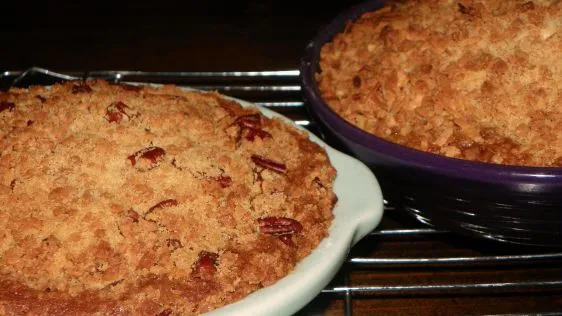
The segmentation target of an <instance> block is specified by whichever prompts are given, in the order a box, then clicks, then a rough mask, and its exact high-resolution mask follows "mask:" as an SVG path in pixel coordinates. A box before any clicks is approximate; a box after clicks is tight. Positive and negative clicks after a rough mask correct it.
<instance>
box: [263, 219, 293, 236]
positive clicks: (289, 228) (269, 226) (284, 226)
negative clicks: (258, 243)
mask: <svg viewBox="0 0 562 316" xmlns="http://www.w3.org/2000/svg"><path fill="white" fill-rule="evenodd" d="M258 227H259V229H260V232H261V233H262V234H268V235H273V236H283V235H294V234H298V233H300V232H301V231H302V225H301V223H299V221H297V220H294V219H292V218H287V217H274V216H273V217H263V218H259V219H258Z"/></svg>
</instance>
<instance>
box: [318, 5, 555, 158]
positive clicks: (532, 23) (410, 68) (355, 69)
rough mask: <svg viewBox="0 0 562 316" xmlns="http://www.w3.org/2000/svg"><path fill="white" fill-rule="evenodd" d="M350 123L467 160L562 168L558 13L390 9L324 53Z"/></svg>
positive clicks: (357, 24)
mask: <svg viewBox="0 0 562 316" xmlns="http://www.w3.org/2000/svg"><path fill="white" fill-rule="evenodd" d="M320 68H321V72H320V73H319V74H317V82H318V84H319V87H320V90H321V93H322V95H323V97H324V98H325V100H327V102H328V103H329V104H330V106H331V107H332V108H333V109H334V110H335V111H336V112H337V113H339V114H340V115H341V116H342V117H344V118H345V119H346V120H347V121H348V122H350V123H352V124H354V125H355V126H357V127H359V128H361V129H363V130H365V131H368V132H370V133H372V134H374V135H377V136H379V137H382V138H384V139H386V140H389V141H391V142H395V143H398V144H402V145H405V146H408V147H412V148H415V149H418V150H422V151H426V152H432V153H436V154H441V155H445V156H448V157H455V158H461V159H467V160H475V161H481V162H490V163H497V164H509V165H527V166H562V107H561V104H562V1H557V0H533V1H529V0H486V1H484V0H411V1H392V2H391V3H389V4H387V5H386V6H385V7H384V8H382V9H381V10H378V11H374V12H369V13H365V14H364V15H362V16H361V17H360V18H359V19H358V20H357V21H354V22H349V24H348V25H347V27H346V29H345V31H344V32H342V33H340V34H338V35H336V36H335V37H334V38H333V40H332V41H331V42H329V43H327V44H325V45H324V46H323V47H322V50H321V61H320Z"/></svg>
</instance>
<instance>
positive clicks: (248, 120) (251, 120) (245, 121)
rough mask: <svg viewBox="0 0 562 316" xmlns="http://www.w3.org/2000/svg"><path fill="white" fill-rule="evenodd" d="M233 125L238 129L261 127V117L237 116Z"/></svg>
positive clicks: (252, 115) (255, 115) (253, 115)
mask: <svg viewBox="0 0 562 316" xmlns="http://www.w3.org/2000/svg"><path fill="white" fill-rule="evenodd" d="M234 123H236V124H238V126H240V127H247V128H257V129H259V128H260V127H261V116H260V115H259V114H250V115H243V116H239V117H238V118H237V119H236V120H235V121H234Z"/></svg>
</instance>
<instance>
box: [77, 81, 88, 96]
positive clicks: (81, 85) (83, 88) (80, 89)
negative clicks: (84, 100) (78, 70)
mask: <svg viewBox="0 0 562 316" xmlns="http://www.w3.org/2000/svg"><path fill="white" fill-rule="evenodd" d="M89 92H92V88H91V87H90V86H89V85H88V84H87V83H85V82H84V81H80V82H78V83H76V84H74V85H72V94H77V93H89Z"/></svg>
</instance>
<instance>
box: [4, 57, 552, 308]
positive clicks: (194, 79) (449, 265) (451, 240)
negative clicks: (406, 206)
mask: <svg viewBox="0 0 562 316" xmlns="http://www.w3.org/2000/svg"><path fill="white" fill-rule="evenodd" d="M90 78H102V79H105V80H109V81H113V82H150V83H155V84H169V83H173V84H176V85H180V86H189V87H192V88H196V89H202V90H217V91H219V92H221V93H224V94H227V95H230V96H233V97H237V98H241V99H245V100H247V101H250V102H253V103H255V104H258V105H261V106H265V107H268V108H270V109H272V110H275V111H277V112H279V113H281V114H283V115H285V116H288V117H289V118H291V119H293V120H294V121H295V122H296V123H297V124H299V125H301V126H304V127H305V128H307V129H309V130H310V131H312V132H313V133H316V134H318V135H320V136H322V135H321V131H320V130H319V129H318V128H317V125H316V124H315V123H314V122H313V121H312V120H311V119H310V118H309V116H308V115H307V112H306V107H305V104H304V102H303V99H302V95H301V91H300V85H299V72H298V70H281V71H249V72H237V71H233V72H142V71H80V72H54V71H51V70H47V69H43V68H38V67H34V68H30V69H27V70H24V71H4V72H1V73H0V88H1V89H2V90H6V89H8V88H9V87H26V86H29V85H33V84H52V83H55V82H59V81H63V80H70V79H90ZM509 295H512V296H513V298H514V299H515V300H518V299H519V297H526V298H530V297H536V299H537V302H542V303H535V304H527V305H524V304H520V305H517V304H516V303H514V304H512V305H509V306H512V307H511V309H507V310H499V311H500V312H501V313H503V312H506V311H507V312H508V313H514V311H517V312H523V313H533V314H539V315H558V314H561V313H560V312H561V311H562V252H560V249H551V248H528V247H521V246H510V245H504V244H498V243H492V242H489V241H481V240H474V239H470V238H468V237H462V236H457V235H454V234H452V233H449V232H447V231H443V230H438V229H434V228H432V227H428V226H425V225H424V224H423V223H420V222H418V221H416V220H415V219H414V218H413V217H411V216H409V215H408V214H407V213H406V212H405V211H404V210H401V209H400V208H396V207H392V206H391V205H390V204H388V203H387V205H386V206H385V215H384V219H383V222H382V223H381V225H380V226H379V228H377V229H376V230H375V231H373V232H371V233H370V234H369V235H368V236H367V237H366V238H364V239H363V240H362V241H361V242H360V243H359V244H358V245H356V246H355V247H354V248H353V249H352V250H351V252H350V254H349V257H348V259H347V261H346V262H345V264H344V266H343V267H342V269H341V271H340V272H339V274H338V276H337V277H336V278H335V279H334V280H333V281H332V283H331V284H330V285H328V286H327V287H326V288H325V289H324V290H323V291H322V292H321V293H320V294H319V296H318V297H317V298H316V299H315V300H314V301H313V302H311V303H310V304H309V305H308V306H307V307H305V308H304V309H303V310H302V311H301V312H299V313H298V314H299V315H310V314H324V313H326V312H327V311H332V312H333V313H338V314H345V315H356V314H370V311H372V309H365V308H364V307H363V305H364V304H362V302H364V301H368V300H379V301H384V299H389V298H390V299H391V300H392V299H397V300H412V299H416V298H423V299H425V300H427V299H432V298H433V299H442V298H447V299H449V300H462V299H463V298H467V297H471V298H474V297H482V296H486V297H492V298H493V297H495V298H497V299H498V300H507V299H508V298H509V297H510V296H509ZM550 299H551V300H552V304H544V302H550ZM489 305H490V304H489ZM491 305H493V304H491ZM491 305H490V306H491ZM490 306H488V307H487V308H484V307H486V306H475V307H474V309H471V310H468V312H469V313H472V312H474V313H496V312H498V309H494V308H493V307H490ZM518 307H521V309H519V308H518ZM465 311H466V309H465ZM490 311H491V312H490ZM410 312H411V310H410ZM405 313H406V314H409V312H405Z"/></svg>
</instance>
